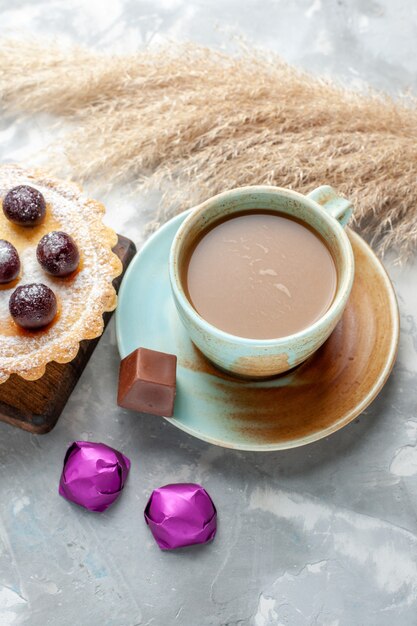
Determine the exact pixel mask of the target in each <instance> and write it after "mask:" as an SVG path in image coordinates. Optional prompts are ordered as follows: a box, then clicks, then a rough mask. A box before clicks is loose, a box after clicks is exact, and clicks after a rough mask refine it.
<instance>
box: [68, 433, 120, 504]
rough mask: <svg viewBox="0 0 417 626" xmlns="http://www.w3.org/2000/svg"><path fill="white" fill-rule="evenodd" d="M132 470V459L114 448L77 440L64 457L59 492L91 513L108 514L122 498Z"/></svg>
mask: <svg viewBox="0 0 417 626" xmlns="http://www.w3.org/2000/svg"><path fill="white" fill-rule="evenodd" d="M129 469H130V461H129V459H128V458H127V457H126V456H125V455H124V454H122V453H121V452H118V451H117V450H114V448H110V447H109V446H106V445H105V444H104V443H93V442H92V441H74V443H73V444H72V445H71V446H70V447H69V448H68V450H67V453H66V455H65V459H64V468H63V470H62V474H61V480H60V481H59V493H60V495H61V496H63V497H64V498H66V499H67V500H70V501H71V502H75V503H76V504H79V505H80V506H83V507H85V508H86V509H90V511H100V512H102V511H105V510H106V509H107V508H108V507H109V506H110V505H111V504H113V502H114V501H115V500H117V498H118V497H119V495H120V492H121V491H122V489H123V486H124V484H125V482H126V478H127V475H128V473H129Z"/></svg>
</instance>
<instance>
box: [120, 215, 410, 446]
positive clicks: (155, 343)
mask: <svg viewBox="0 0 417 626" xmlns="http://www.w3.org/2000/svg"><path fill="white" fill-rule="evenodd" d="M188 213H189V211H186V212H184V213H182V214H181V215H178V216H176V217H174V218H173V219H172V220H170V221H169V222H167V223H166V224H165V225H164V226H162V227H161V228H160V229H159V230H158V231H157V232H156V233H154V235H153V236H152V237H151V238H150V239H149V240H148V241H147V243H146V244H145V246H144V247H143V248H142V250H141V251H140V252H139V253H138V254H137V255H136V257H135V258H134V260H133V261H132V263H131V264H130V266H129V269H128V270H127V272H126V275H125V277H124V279H123V283H122V286H121V289H120V292H119V304H118V308H117V310H116V332H117V342H118V346H119V352H120V356H121V357H122V358H124V357H125V356H127V355H128V354H129V353H130V352H132V351H133V350H135V349H136V348H138V347H145V348H150V349H153V350H160V351H162V352H169V353H171V354H176V355H177V357H178V366H177V396H176V400H175V409H174V417H172V418H165V419H167V420H168V421H169V422H170V424H172V425H173V426H177V427H178V428H180V429H181V430H184V431H185V432H187V433H189V434H190V435H193V436H194V437H198V438H199V439H203V440H204V441H208V442H209V443H212V444H215V445H218V446H224V447H227V448H234V449H237V450H257V451H267V450H283V449H286V448H293V447H296V446H302V445H305V444H307V443H310V442H312V441H316V440H317V439H321V438H322V437H327V436H328V435H330V434H331V433H333V432H335V431H336V430H339V429H340V428H342V427H343V426H345V425H346V424H349V422H351V421H352V420H353V419H354V418H355V417H356V416H357V415H359V413H361V412H362V411H363V410H364V409H365V408H366V407H367V406H368V405H369V404H370V403H371V402H372V400H374V398H375V397H376V396H377V394H378V393H379V392H380V391H381V389H382V387H383V386H384V384H385V382H386V380H387V378H388V376H389V374H390V372H391V369H392V367H393V365H394V361H395V357H396V352H397V345H398V336H399V319H398V306H397V301H396V297H395V293H394V290H393V287H392V284H391V282H390V279H389V278H388V276H387V274H386V272H385V270H384V268H383V266H382V264H381V262H380V261H379V260H378V259H377V257H376V256H375V254H374V252H373V251H372V250H371V248H370V247H369V246H368V245H367V244H366V243H365V242H364V241H363V239H361V237H359V235H357V234H356V233H354V232H353V231H351V230H350V229H347V233H348V236H349V239H350V242H351V244H352V247H353V252H354V256H355V281H354V285H353V289H352V293H351V296H350V299H349V302H348V305H347V307H346V310H345V312H344V314H343V317H342V319H341V321H340V322H339V324H338V325H337V326H336V328H335V330H334V331H333V333H332V335H331V336H330V337H329V339H328V340H327V341H326V343H325V344H324V345H323V346H322V347H321V348H320V349H319V350H318V351H317V352H316V353H315V354H314V355H313V356H312V357H310V358H309V359H308V361H306V362H305V363H303V364H302V365H300V366H299V367H297V368H296V369H294V370H292V371H291V372H287V373H286V374H282V375H281V376H279V377H277V378H274V379H272V380H268V381H261V382H247V381H241V380H238V379H235V378H232V377H231V376H228V375H227V374H224V373H222V372H220V371H219V370H217V369H216V368H215V367H214V366H213V365H211V364H210V363H209V362H208V361H207V360H206V359H205V358H204V357H203V356H202V355H201V353H200V352H199V351H198V350H197V348H195V347H194V345H193V343H192V342H191V341H190V339H189V338H188V335H187V333H186V331H185V329H184V327H183V325H182V323H181V321H180V319H179V317H178V314H177V311H176V308H175V305H174V302H173V299H172V296H171V288H170V284H169V276H168V257H169V251H170V246H171V243H172V240H173V238H174V236H175V233H176V232H177V230H178V228H179V226H180V225H181V223H182V222H183V221H184V219H185V218H186V216H187V215H188ZM149 419H155V418H154V417H150V418H149Z"/></svg>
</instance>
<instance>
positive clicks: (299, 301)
mask: <svg viewBox="0 0 417 626" xmlns="http://www.w3.org/2000/svg"><path fill="white" fill-rule="evenodd" d="M183 275H184V280H183V282H184V286H185V287H186V292H187V296H188V298H189V300H190V302H191V303H192V305H193V306H194V308H195V309H196V311H197V312H198V313H199V314H200V315H201V317H203V318H204V319H205V320H207V321H208V322H209V323H210V324H212V325H213V326H216V327H217V328H219V329H221V330H224V331H226V332H228V333H230V334H232V335H237V336H239V337H245V338H249V339H274V338H278V337H284V336H287V335H291V334H293V333H296V332H298V331H301V330H302V329H304V328H307V327H308V326H310V325H311V324H313V323H314V322H315V321H317V320H318V319H319V318H320V317H322V316H323V315H324V313H325V312H326V311H327V310H328V308H329V307H330V305H331V303H332V301H333V298H334V295H335V292H336V286H337V273H336V267H335V264H334V261H333V258H332V255H331V253H330V251H329V249H328V248H327V246H326V245H325V243H324V242H323V241H322V239H321V237H320V236H319V235H318V234H317V233H315V232H314V231H313V230H312V229H310V228H309V227H307V226H306V225H305V224H303V223H301V222H299V221H297V220H295V219H291V218H289V217H288V216H286V215H285V216H284V215H281V214H277V213H268V212H266V211H262V210H253V211H252V212H251V211H250V210H249V211H246V212H245V213H241V214H234V215H233V216H232V217H230V218H229V219H226V220H224V221H221V222H219V223H217V224H215V225H214V226H212V227H211V228H210V229H209V230H208V231H206V232H205V233H203V235H202V236H200V238H199V239H198V240H197V242H196V243H195V244H194V246H193V247H192V249H191V250H190V253H189V255H188V258H187V259H186V263H185V266H184V274H183Z"/></svg>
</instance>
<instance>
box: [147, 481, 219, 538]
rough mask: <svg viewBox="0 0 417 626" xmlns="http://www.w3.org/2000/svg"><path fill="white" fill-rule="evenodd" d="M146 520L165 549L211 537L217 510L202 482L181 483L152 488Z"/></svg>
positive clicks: (213, 534)
mask: <svg viewBox="0 0 417 626" xmlns="http://www.w3.org/2000/svg"><path fill="white" fill-rule="evenodd" d="M145 521H146V523H147V524H148V526H149V528H150V529H151V531H152V534H153V536H154V538H155V541H156V543H157V544H158V546H159V547H160V548H161V550H174V549H175V548H182V547H184V546H192V545H194V544H199V543H207V542H208V541H211V540H212V539H213V538H214V536H215V534H216V529H217V513H216V507H215V506H214V504H213V501H212V499H211V498H210V496H209V494H208V493H207V491H206V490H205V489H203V487H201V485H196V484H193V483H178V484H174V485H165V487H160V488H159V489H155V491H153V492H152V494H151V497H150V498H149V500H148V504H147V505H146V508H145Z"/></svg>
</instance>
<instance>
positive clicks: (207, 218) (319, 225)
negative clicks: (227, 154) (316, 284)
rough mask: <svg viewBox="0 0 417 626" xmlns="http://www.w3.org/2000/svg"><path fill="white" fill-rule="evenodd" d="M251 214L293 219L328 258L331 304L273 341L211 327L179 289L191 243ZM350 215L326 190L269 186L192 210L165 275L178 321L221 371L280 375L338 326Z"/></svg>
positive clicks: (345, 288)
mask: <svg viewBox="0 0 417 626" xmlns="http://www.w3.org/2000/svg"><path fill="white" fill-rule="evenodd" d="M255 207H256V208H255ZM254 211H255V212H256V211H259V212H267V213H268V214H274V213H276V214H278V215H280V216H284V217H288V218H289V219H292V220H297V222H298V223H301V224H303V225H305V226H306V227H307V228H308V229H310V230H311V231H313V232H314V233H316V234H317V236H318V237H320V238H321V240H322V241H323V242H324V244H325V246H326V247H327V248H328V251H329V252H330V254H331V257H332V259H333V262H334V266H335V272H336V277H337V278H336V282H335V291H334V296H333V299H332V301H331V304H330V306H329V307H328V308H327V310H326V311H325V312H324V313H323V315H321V317H320V318H319V319H317V320H316V321H314V323H312V324H310V325H309V326H307V327H306V328H303V329H301V330H299V331H298V332H295V333H291V334H289V335H286V336H280V337H277V338H266V339H263V338H261V339H260V338H248V337H243V336H239V335H235V334H234V333H230V332H226V331H224V330H222V329H221V328H218V327H216V326H215V325H213V324H212V323H210V322H209V321H207V320H206V319H204V317H202V316H201V315H200V314H199V313H198V312H197V310H196V308H194V306H193V304H192V303H191V301H190V298H189V294H188V291H187V286H186V285H185V284H184V283H185V278H184V276H185V272H184V264H185V263H187V259H189V256H190V250H192V248H193V246H194V245H195V242H196V241H197V240H198V239H199V238H201V237H202V236H204V234H205V233H207V232H208V230H209V229H210V228H213V226H215V225H216V224H217V223H219V222H220V221H222V220H224V219H231V218H233V216H234V215H242V214H245V212H250V213H253V212H254ZM351 213H352V205H351V203H350V202H349V200H347V199H345V198H343V197H341V196H340V195H338V194H337V192H336V191H335V190H334V189H332V188H331V187H329V186H327V185H325V186H321V187H319V188H317V189H315V190H314V191H312V192H311V193H309V194H307V195H302V194H300V193H297V192H296V191H292V190H289V189H284V188H280V187H273V186H263V185H262V186H250V187H241V188H237V189H232V190H230V191H225V192H224V193H220V194H218V195H216V196H214V197H212V198H210V199H209V200H206V201H205V202H203V203H202V204H200V205H198V206H197V207H195V208H194V209H192V210H191V212H190V214H189V215H188V217H187V218H186V219H185V220H184V222H183V223H182V225H181V226H180V228H179V229H178V231H177V233H176V235H175V238H174V240H173V243H172V246H171V252H170V257H169V275H170V283H171V289H172V294H173V298H174V302H175V305H176V308H177V311H178V314H179V317H180V319H181V321H182V323H183V325H184V327H185V329H186V330H187V332H188V334H189V337H190V338H191V340H192V342H193V343H194V344H195V345H196V346H197V348H199V350H200V351H201V352H202V353H203V354H204V355H205V356H206V357H207V358H208V359H209V360H210V361H211V362H212V363H213V364H214V365H215V366H217V367H218V368H220V369H221V370H224V371H226V372H228V373H230V374H232V375H235V376H239V377H243V378H249V379H261V378H268V377H272V376H275V375H278V374H282V373H283V372H285V371H288V370H290V369H292V368H294V367H296V366H297V365H299V364H300V363H302V362H303V361H305V360H306V359H308V357H310V356H311V355H312V354H313V353H314V352H315V351H316V350H317V349H318V348H319V347H320V346H321V345H322V344H323V343H324V342H325V341H326V339H327V338H328V337H329V335H330V334H331V332H332V331H333V330H334V328H335V326H336V324H337V323H338V322H339V320H340V318H341V317H342V314H343V311H344V309H345V307H346V304H347V301H348V298H349V294H350V291H351V288H352V284H353V278H354V258H353V251H352V247H351V245H350V242H349V239H348V237H347V235H346V232H345V230H344V226H346V224H347V222H348V220H349V218H350V216H351ZM219 279H220V280H221V277H219ZM219 306H221V303H219Z"/></svg>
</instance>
